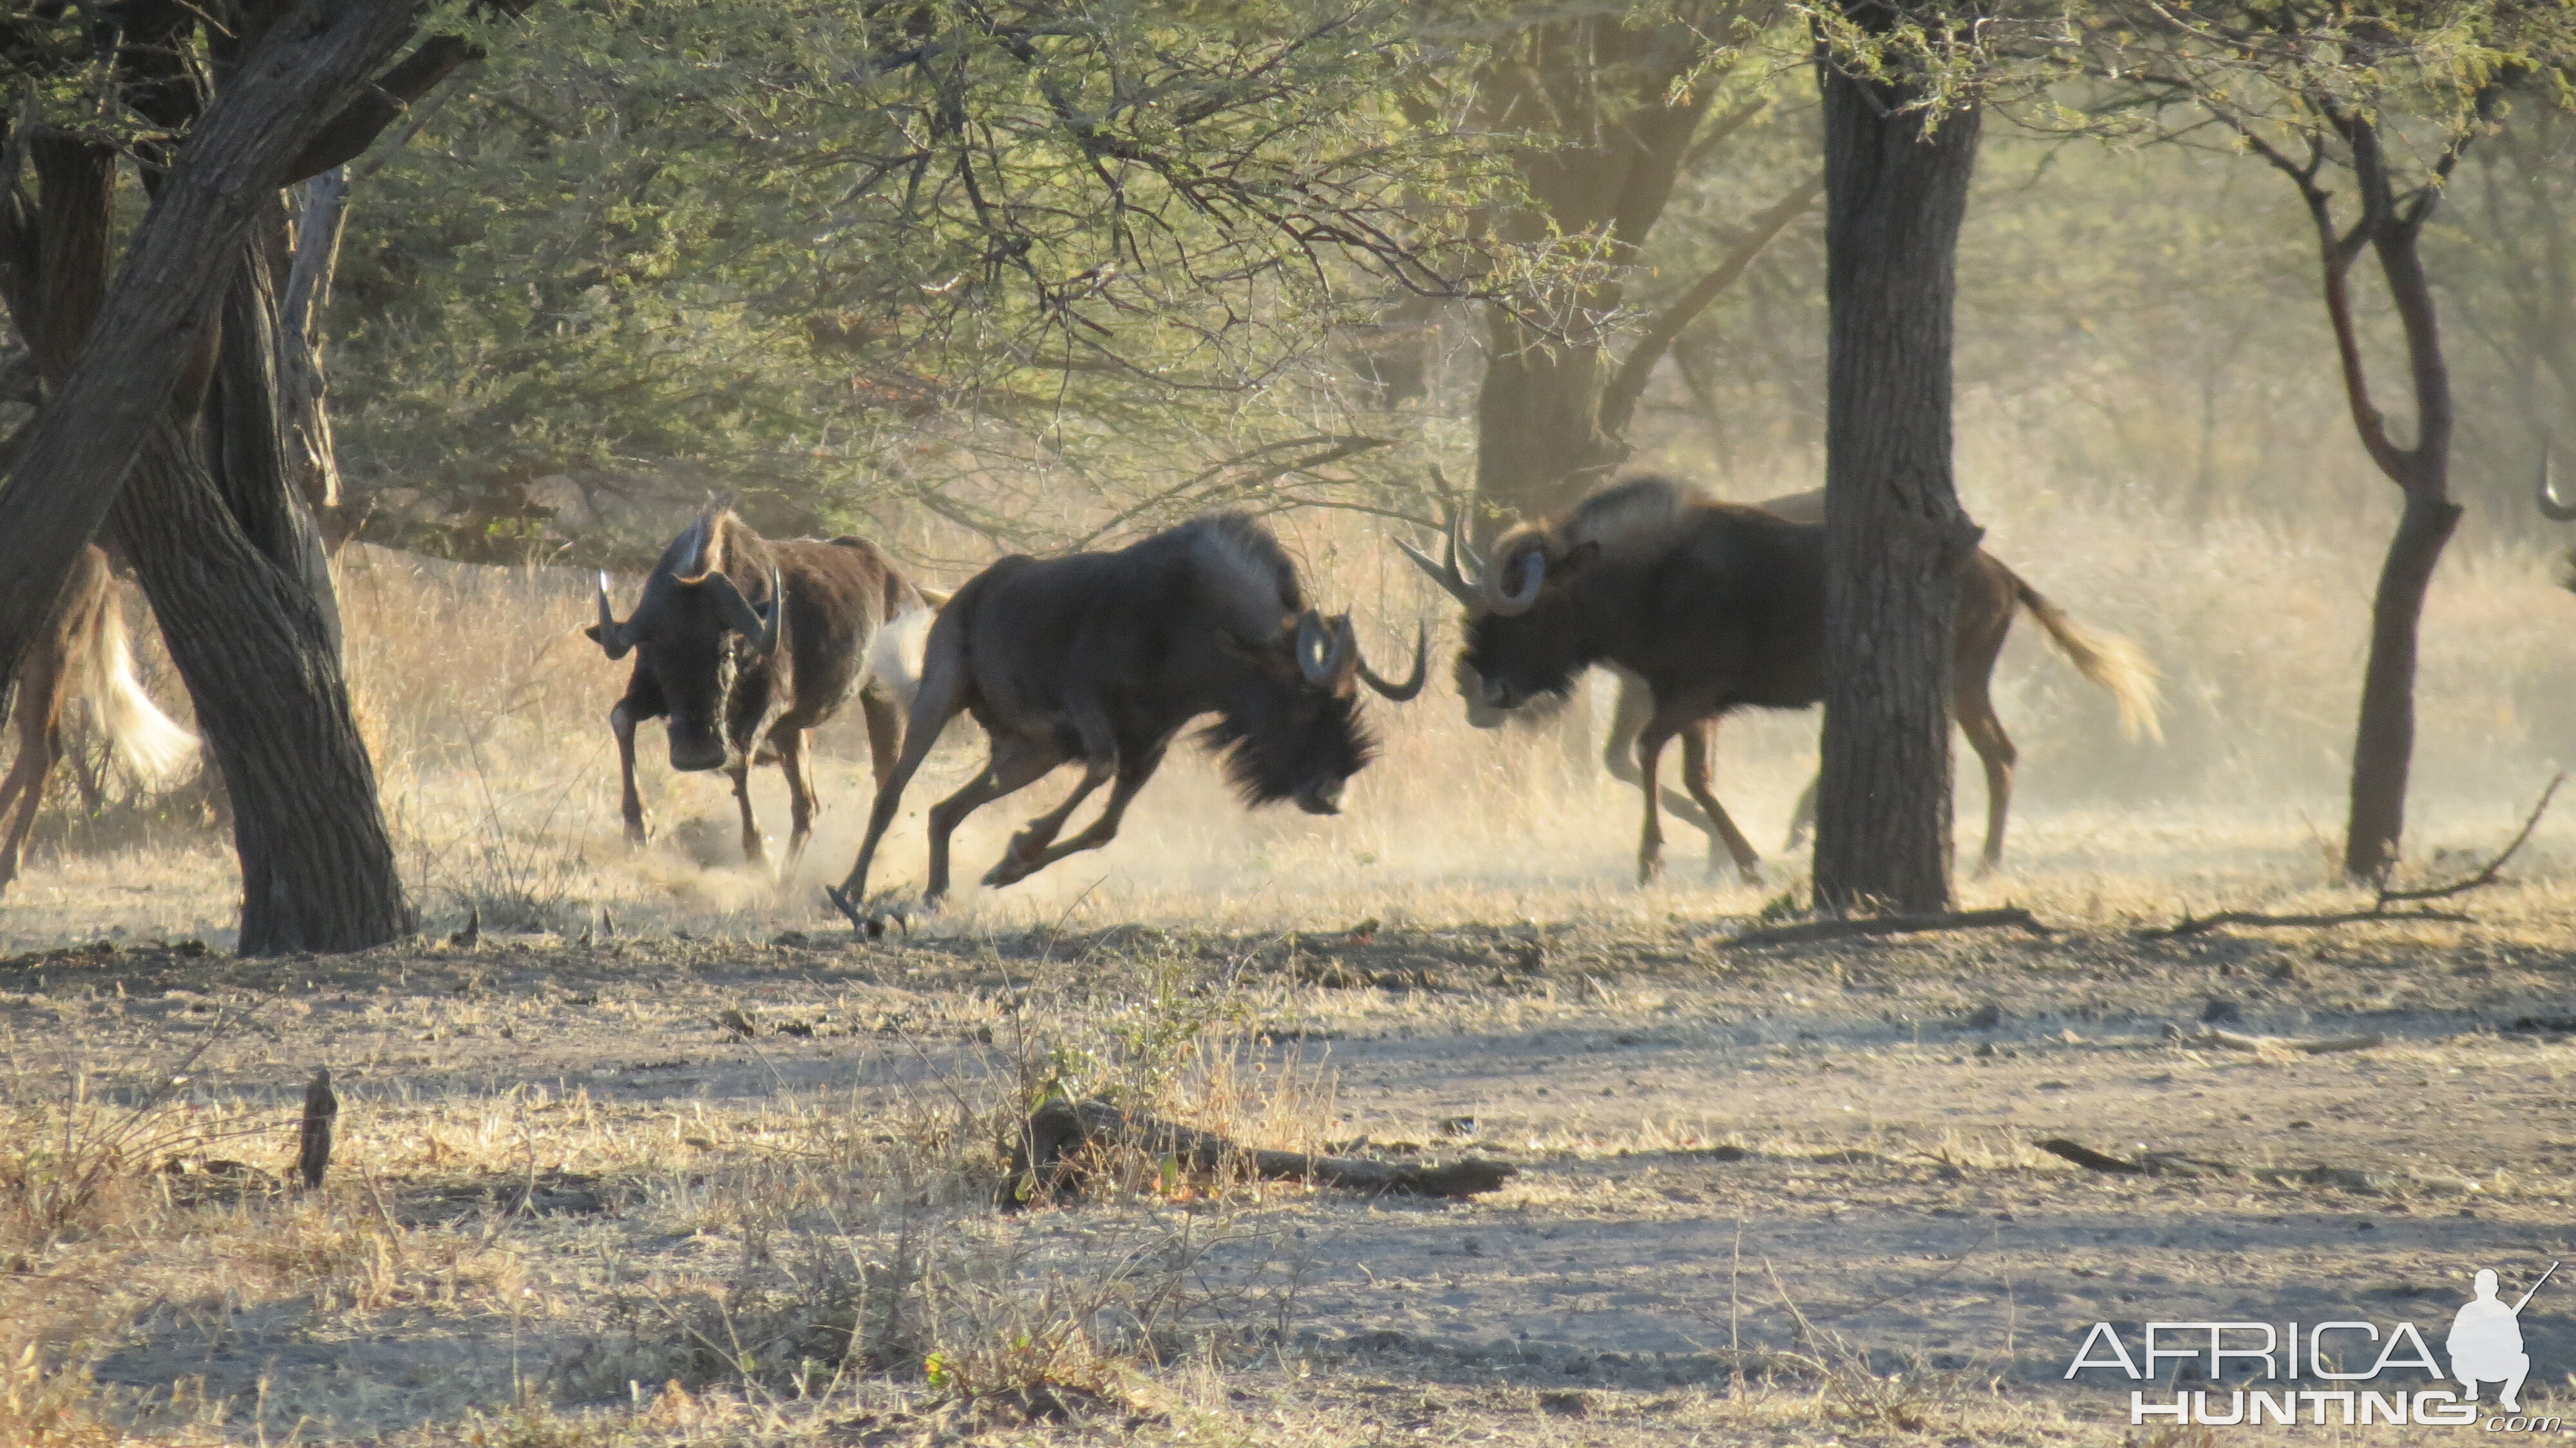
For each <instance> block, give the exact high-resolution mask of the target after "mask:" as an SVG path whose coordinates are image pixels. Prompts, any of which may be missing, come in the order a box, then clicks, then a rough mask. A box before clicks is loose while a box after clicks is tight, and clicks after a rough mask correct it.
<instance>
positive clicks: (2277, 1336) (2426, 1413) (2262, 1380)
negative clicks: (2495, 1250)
mask: <svg viewBox="0 0 2576 1448" xmlns="http://www.w3.org/2000/svg"><path fill="white" fill-rule="evenodd" d="M2559 1265H2560V1264H2558V1263H2556V1262H2552V1263H2550V1264H2549V1270H2548V1271H2546V1272H2543V1273H2541V1274H2540V1277H2539V1280H2537V1281H2535V1282H2533V1283H2532V1284H2531V1286H2530V1288H2529V1289H2528V1290H2526V1291H2525V1292H2524V1293H2523V1294H2522V1295H2521V1296H2520V1297H2518V1298H2516V1299H2515V1300H2513V1301H2512V1302H2510V1303H2508V1302H2506V1301H2505V1300H2504V1299H2503V1297H2502V1296H2501V1295H2500V1293H2499V1291H2498V1288H2499V1287H2500V1285H2501V1279H2500V1278H2499V1277H2498V1275H2497V1273H2496V1272H2495V1270H2494V1269H2493V1268H2481V1269H2479V1271H2478V1272H2477V1274H2476V1276H2475V1278H2474V1279H2473V1286H2472V1289H2471V1295H2470V1297H2469V1300H2468V1301H2467V1302H2465V1303H2463V1304H2461V1306H2460V1309H2459V1311H2457V1312H2455V1313H2453V1314H2452V1315H2451V1330H2450V1335H2449V1336H2448V1337H2446V1338H2444V1339H2443V1341H2442V1352H2441V1354H2440V1356H2438V1357H2437V1356H2436V1355H2435V1353H2434V1349H2433V1345H2432V1343H2431V1342H2429V1341H2427V1339H2426V1334H2425V1333H2424V1332H2423V1331H2420V1330H2418V1329H2417V1327H2416V1326H2415V1324H2414V1323H2411V1322H2392V1323H2386V1324H2381V1323H2374V1322H2363V1321H2357V1320H2353V1319H2339V1320H2335V1321H2327V1322H2285V1323H2274V1322H2149V1323H2145V1324H2142V1325H2141V1326H2142V1327H2143V1329H2144V1330H2143V1331H2142V1332H2141V1333H2140V1335H2139V1340H2138V1349H2139V1350H2138V1351H2137V1352H2136V1353H2135V1354H2132V1353H2131V1352H2130V1350H2129V1345H2128V1343H2126V1342H2124V1341H2123V1340H2122V1339H2121V1335H2120V1330H2119V1329H2118V1328H2117V1327H2114V1326H2113V1325H2112V1324H2110V1323H2107V1322H2097V1323H2095V1324H2093V1326H2092V1330H2091V1331H2089V1332H2087V1333H2086V1334H2085V1335H2084V1340H2083V1344H2082V1346H2080V1347H2078V1348H2077V1349H2076V1350H2075V1357H2074V1360H2073V1361H2071V1362H2069V1363H2068V1364H2067V1367H2066V1376H2067V1377H2068V1378H2070V1379H2072V1378H2075V1377H2077V1376H2078V1375H2080V1374H2082V1373H2085V1372H2087V1371H2095V1370H2106V1371H2109V1372H2113V1373H2117V1374H2118V1375H2119V1376H2121V1377H2124V1378H2127V1379H2128V1380H2130V1381H2131V1382H2133V1383H2154V1382H2158V1381H2162V1382H2164V1383H2165V1385H2166V1386H2165V1387H2164V1388H2163V1389H2162V1390H2160V1391H2159V1390H2151V1389H2147V1388H2144V1387H2141V1388H2136V1389H2132V1390H2131V1391H2130V1393H2129V1422H2130V1424H2131V1425H2132V1426H2137V1425H2141V1424H2144V1423H2147V1422H2149V1421H2150V1420H2153V1419H2158V1418H2161V1419H2165V1420H2167V1421H2168V1422H2172V1423H2177V1424H2203V1425H2207V1426H2210V1427H2226V1426H2231V1425H2235V1424H2244V1425H2246V1426H2249V1427H2253V1426H2259V1425H2261V1424H2264V1423H2279V1424H2284V1425H2286V1424H2291V1423H2298V1422H2301V1421H2303V1420H2304V1421H2305V1422H2307V1423H2309V1424H2312V1425H2315V1426H2319V1427H2323V1426H2325V1425H2327V1424H2329V1423H2336V1424H2341V1425H2343V1426H2364V1425H2370V1424H2377V1423H2386V1424H2392V1425H2399V1424H2422V1425H2425V1426H2428V1427H2430V1426H2437V1425H2438V1426H2446V1427H2465V1426H2467V1425H2469V1424H2471V1423H2475V1422H2477V1421H2478V1420H2479V1415H2480V1413H2481V1411H2482V1409H2481V1406H2480V1404H2479V1399H2478V1390H2479V1389H2480V1388H2481V1387H2482V1386H2486V1385H2493V1386H2495V1387H2496V1388H2497V1389H2499V1391H2498V1392H2497V1394H2496V1395H2495V1398H2494V1402H2495V1403H2496V1405H2497V1406H2498V1407H2500V1408H2502V1409H2503V1412H2504V1413H2505V1414H2511V1415H2512V1416H2511V1417H2506V1416H2502V1415H2497V1416H2490V1417H2488V1418H2487V1419H2486V1426H2487V1430H2488V1431H2489V1432H2511V1433H2522V1432H2547V1433H2558V1432H2562V1431H2576V1423H2571V1422H2569V1421H2567V1420H2564V1419H2560V1418H2555V1417H2549V1418H2525V1417H2524V1416H2522V1387H2523V1383H2524V1381H2525V1380H2526V1379H2528V1378H2529V1377H2530V1376H2531V1354H2530V1353H2529V1352H2527V1351H2525V1349H2524V1345H2523V1336H2522V1310H2523V1309H2524V1308H2526V1307H2529V1306H2530V1305H2531V1299H2532V1298H2534V1297H2536V1296H2538V1295H2539V1293H2540V1289H2541V1288H2543V1287H2545V1286H2547V1285H2548V1283H2549V1279H2551V1278H2552V1277H2555V1276H2557V1275H2558V1268H2559ZM2133 1330H2134V1329H2133ZM2437 1330H2438V1329H2437ZM2446 1367H2447V1368H2448V1369H2449V1371H2448V1372H2445V1371H2444V1369H2445V1368H2446ZM2204 1385H2205V1386H2204Z"/></svg>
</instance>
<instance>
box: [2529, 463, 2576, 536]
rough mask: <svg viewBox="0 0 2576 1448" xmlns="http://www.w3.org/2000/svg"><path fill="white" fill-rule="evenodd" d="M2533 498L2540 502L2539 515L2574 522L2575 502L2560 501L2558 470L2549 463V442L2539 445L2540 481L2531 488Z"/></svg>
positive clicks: (2575, 518) (2553, 519)
mask: <svg viewBox="0 0 2576 1448" xmlns="http://www.w3.org/2000/svg"><path fill="white" fill-rule="evenodd" d="M2532 497H2533V500H2534V501H2536V502H2538V503H2539V504H2540V515H2541V516H2542V517H2544V518H2547V519H2548V520H2549V521H2551V522H2553V523H2576V503H2568V502H2562V501H2560V499H2559V497H2558V472H2557V469H2556V468H2555V467H2554V466H2553V465H2552V464H2551V461H2550V457H2549V444H2547V443H2542V444H2541V445H2540V482H2539V484H2538V486H2537V487H2535V488H2534V489H2533V490H2532Z"/></svg>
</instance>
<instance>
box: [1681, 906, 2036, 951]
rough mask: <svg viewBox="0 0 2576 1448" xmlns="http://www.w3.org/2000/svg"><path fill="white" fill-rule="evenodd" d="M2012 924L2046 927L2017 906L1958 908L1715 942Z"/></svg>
mask: <svg viewBox="0 0 2576 1448" xmlns="http://www.w3.org/2000/svg"><path fill="white" fill-rule="evenodd" d="M2002 927H2011V928H2015V929H2020V930H2026V931H2029V932H2030V933H2031V934H2033V935H2046V934H2048V933H2050V932H2049V929H2048V927H2047V926H2045V925H2042V924H2040V923H2039V922H2038V921H2037V920H2034V919H2032V918H2031V913H2030V912H2029V911H2027V910H2024V909H2021V908H2020V907H2018V906H2006V907H2005V908H2003V909H2001V910H1957V911H1951V912H1949V913H1947V914H1941V915H1876V916H1871V917H1868V918H1866V919H1860V920H1810V921H1806V922H1804V923H1802V924H1798V925H1774V926H1769V927H1766V928H1764V929H1760V930H1747V931H1745V932H1743V933H1742V934H1739V935H1730V936H1728V937H1727V938H1726V939H1724V940H1721V941H1719V942H1718V943H1717V948H1718V949H1720V950H1740V949H1743V948H1744V947H1746V946H1753V945H1804V944H1807V943H1809V942H1811V941H1817V940H1848V939H1852V938H1854V937H1857V936H1869V935H1914V934H1919V933H1922V932H1924V931H1931V930H1992V929H1997V928H2002Z"/></svg>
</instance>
